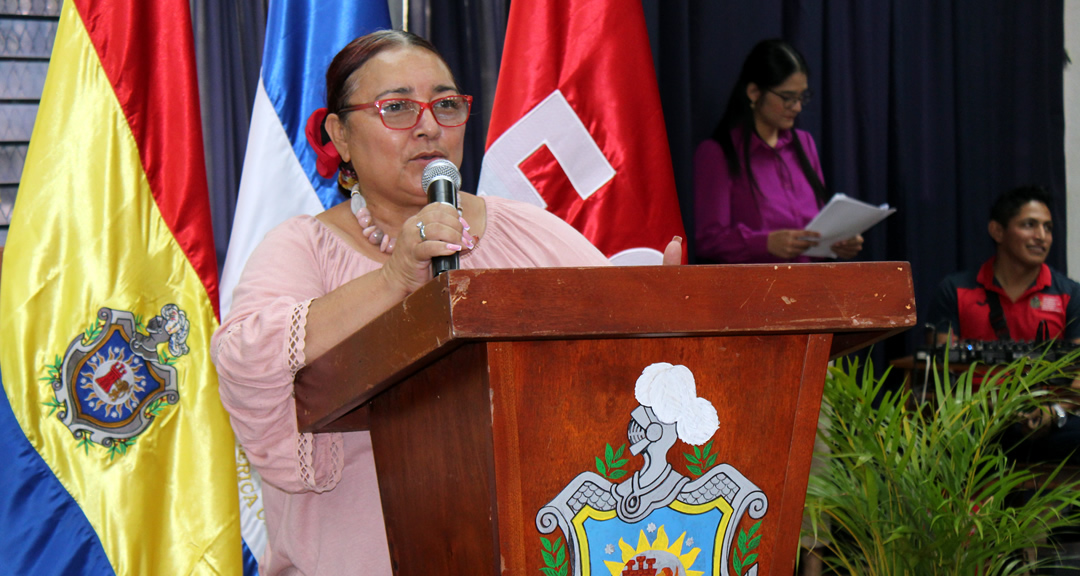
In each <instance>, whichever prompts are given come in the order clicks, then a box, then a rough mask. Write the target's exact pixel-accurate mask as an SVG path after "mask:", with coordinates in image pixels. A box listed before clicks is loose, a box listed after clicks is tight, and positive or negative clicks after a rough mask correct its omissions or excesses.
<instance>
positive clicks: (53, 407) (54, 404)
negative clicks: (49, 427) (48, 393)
mask: <svg viewBox="0 0 1080 576" xmlns="http://www.w3.org/2000/svg"><path fill="white" fill-rule="evenodd" d="M42 404H44V405H46V406H48V407H49V416H52V415H53V414H55V413H56V411H57V410H61V411H62V410H63V409H64V404H65V402H61V401H59V400H57V399H56V397H51V398H49V399H48V400H46V401H44V402H42Z"/></svg>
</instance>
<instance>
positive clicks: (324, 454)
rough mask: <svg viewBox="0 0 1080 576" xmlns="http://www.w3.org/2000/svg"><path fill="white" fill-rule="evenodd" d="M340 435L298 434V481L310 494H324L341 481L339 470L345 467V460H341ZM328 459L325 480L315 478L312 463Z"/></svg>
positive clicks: (336, 433) (335, 433)
mask: <svg viewBox="0 0 1080 576" xmlns="http://www.w3.org/2000/svg"><path fill="white" fill-rule="evenodd" d="M341 442H342V438H341V434H340V433H338V432H334V433H331V434H320V435H318V436H316V435H314V434H298V435H297V437H296V452H297V456H299V461H300V470H299V472H300V481H301V482H303V484H304V487H305V488H307V489H309V490H311V491H312V492H315V493H319V492H326V491H327V490H331V489H333V488H334V486H337V485H338V482H340V481H341V469H342V468H344V467H345V459H344V458H342V451H343V450H342V445H341ZM316 459H318V460H320V461H321V460H323V459H329V463H328V466H327V467H328V468H329V471H328V472H327V473H326V477H325V478H321V479H320V478H318V477H316V469H315V465H314V461H315V460H316Z"/></svg>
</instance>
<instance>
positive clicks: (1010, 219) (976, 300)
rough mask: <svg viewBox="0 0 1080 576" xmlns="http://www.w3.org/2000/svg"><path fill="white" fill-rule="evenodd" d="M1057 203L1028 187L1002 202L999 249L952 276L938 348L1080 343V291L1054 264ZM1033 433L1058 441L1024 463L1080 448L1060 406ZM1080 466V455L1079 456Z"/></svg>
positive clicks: (1026, 450) (1038, 419)
mask: <svg viewBox="0 0 1080 576" xmlns="http://www.w3.org/2000/svg"><path fill="white" fill-rule="evenodd" d="M1052 205H1053V197H1052V196H1051V194H1050V193H1049V192H1048V191H1047V190H1046V189H1045V188H1042V187H1038V186H1025V187H1021V188H1016V189H1013V190H1010V191H1008V192H1006V193H1004V194H1002V195H1001V196H999V197H998V198H997V200H996V201H995V202H994V205H993V207H992V208H991V210H990V223H989V225H988V231H989V232H990V237H991V238H993V240H994V243H995V244H996V245H997V251H996V254H994V256H992V257H991V258H990V259H989V260H987V261H986V262H984V263H983V265H982V266H981V267H980V268H979V269H978V270H969V271H966V272H960V273H957V274H952V275H950V276H948V277H946V278H945V279H944V280H943V281H942V282H941V285H940V287H939V288H938V293H937V296H936V298H935V299H934V303H933V305H932V306H931V308H930V318H931V320H932V322H933V323H934V324H935V326H936V327H937V329H938V342H939V343H944V342H945V341H947V339H948V338H949V335H950V334H951V335H952V338H953V340H954V341H956V340H958V339H959V340H1009V339H1011V340H1045V339H1049V338H1055V339H1059V340H1065V341H1069V342H1073V343H1080V284H1077V283H1076V282H1075V281H1073V280H1071V279H1069V278H1068V277H1067V276H1065V275H1064V274H1062V273H1061V272H1058V271H1057V270H1054V269H1053V268H1051V267H1049V266H1047V265H1046V257H1047V255H1048V254H1049V252H1050V247H1051V245H1053V243H1054V222H1053V217H1052V215H1051V212H1050V207H1051V206H1052ZM1028 425H1029V426H1030V428H1032V429H1039V428H1045V427H1047V426H1049V427H1050V428H1051V431H1050V436H1046V437H1043V438H1040V439H1039V441H1038V442H1025V443H1024V444H1025V445H1024V446H1023V447H1022V449H1021V451H1020V453H1017V454H1016V455H1017V456H1018V457H1022V458H1024V459H1029V460H1039V461H1056V462H1060V461H1061V460H1062V459H1064V458H1067V457H1069V456H1070V454H1072V453H1073V451H1074V449H1076V448H1077V446H1080V417H1078V416H1076V415H1073V414H1068V413H1067V412H1066V411H1065V410H1064V409H1063V408H1062V407H1061V406H1060V405H1058V404H1053V405H1050V406H1047V407H1046V408H1045V409H1044V410H1043V411H1041V412H1040V413H1033V415H1032V419H1031V421H1030V422H1029V424H1028ZM1073 461H1074V462H1077V463H1080V453H1078V454H1075V455H1074V456H1073Z"/></svg>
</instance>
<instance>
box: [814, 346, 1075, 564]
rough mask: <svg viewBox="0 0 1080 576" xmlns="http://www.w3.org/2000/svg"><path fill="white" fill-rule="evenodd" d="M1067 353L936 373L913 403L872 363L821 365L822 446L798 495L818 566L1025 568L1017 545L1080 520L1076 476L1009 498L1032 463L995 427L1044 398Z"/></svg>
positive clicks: (1026, 479)
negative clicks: (816, 545)
mask: <svg viewBox="0 0 1080 576" xmlns="http://www.w3.org/2000/svg"><path fill="white" fill-rule="evenodd" d="M1078 357H1080V354H1076V353H1074V354H1071V355H1069V356H1068V357H1065V358H1062V359H1061V360H1059V361H1057V362H1053V363H1050V362H1043V361H1041V360H1037V359H1036V360H1030V359H1026V358H1025V359H1020V360H1017V361H1015V362H1013V363H1011V364H1009V365H1008V366H1006V367H1005V368H1004V369H1003V370H998V371H996V372H994V373H993V374H992V375H989V376H983V377H981V378H982V383H981V385H978V384H977V383H978V381H979V377H977V376H976V373H975V368H974V367H972V368H971V369H969V370H968V371H967V372H966V373H963V374H961V375H959V376H958V377H957V378H956V380H955V382H951V383H950V382H949V381H948V380H946V381H944V382H943V381H942V379H941V378H940V377H938V378H935V380H934V395H933V397H932V399H933V402H930V403H927V404H923V405H919V406H913V404H914V402H910V401H911V400H912V398H911V395H910V393H908V392H903V391H901V392H889V391H885V390H884V389H883V382H884V380H885V378H884V377H882V378H881V379H880V380H879V379H875V377H874V375H873V374H874V372H873V366H872V364H867V365H866V366H865V367H864V368H862V369H860V367H859V363H858V362H857V361H851V362H848V363H847V364H846V366H844V367H842V368H830V370H829V376H828V379H827V381H826V384H825V394H824V402H823V406H822V411H823V413H824V415H825V416H826V418H827V420H828V424H827V425H825V426H823V427H822V429H821V430H820V431H819V435H820V437H821V438H822V440H823V441H824V443H825V444H826V445H827V447H828V450H829V452H828V453H821V454H819V455H820V456H821V458H823V459H824V461H825V465H824V466H823V468H822V469H821V470H819V471H817V472H816V473H815V474H812V475H811V477H810V484H809V488H808V491H807V506H806V508H807V512H808V514H809V517H810V519H811V527H810V528H809V530H808V532H807V535H808V536H809V535H812V536H813V537H814V538H815V539H817V540H818V541H819V542H822V541H824V542H826V544H825V550H824V552H823V553H822V554H821V556H822V559H823V561H824V564H825V567H826V569H827V570H833V571H834V573H842V574H859V575H861V576H893V575H911V576H934V575H946V574H948V575H964V576H966V575H973V574H978V575H980V576H1000V575H1010V574H1021V573H1025V572H1027V571H1029V570H1031V569H1032V568H1033V567H1034V565H1035V564H1038V563H1039V562H1036V561H1034V560H1031V559H1028V558H1026V557H1025V555H1024V554H1023V553H1022V552H1023V551H1024V550H1025V549H1029V548H1033V547H1035V546H1037V545H1038V544H1039V543H1040V542H1042V541H1044V540H1045V538H1046V537H1047V535H1049V534H1050V533H1051V532H1052V531H1053V530H1055V529H1057V528H1061V527H1065V526H1076V525H1077V524H1078V522H1080V514H1078V513H1077V512H1075V510H1077V508H1075V506H1076V505H1078V504H1080V481H1066V482H1060V483H1057V484H1056V485H1051V484H1052V483H1050V482H1046V483H1043V484H1042V485H1041V487H1039V488H1037V489H1035V490H1034V491H1033V492H1031V493H1030V496H1029V497H1028V498H1027V499H1026V501H1024V502H1023V503H1021V504H1016V505H1013V506H1010V505H1009V504H1011V503H1013V501H1015V500H1016V498H1015V496H1016V495H1017V494H1018V493H1020V492H1021V491H1022V490H1023V488H1024V486H1025V484H1026V483H1030V482H1032V481H1033V480H1034V479H1035V474H1034V472H1032V471H1031V470H1029V469H1028V468H1026V467H1025V466H1024V465H1022V464H1018V463H1017V462H1015V461H1014V460H1012V459H1010V458H1008V457H1007V456H1006V454H1005V449H1004V447H1003V446H1002V445H1001V443H1000V441H999V440H998V439H999V438H1000V435H1001V433H1002V432H1003V431H1005V430H1006V428H1008V427H1009V426H1010V425H1012V424H1013V423H1014V422H1016V421H1017V415H1018V414H1021V413H1023V412H1027V411H1030V410H1032V409H1035V408H1037V407H1038V405H1039V403H1041V402H1046V401H1048V400H1049V398H1050V393H1049V392H1047V391H1045V390H1043V389H1042V388H1041V386H1040V385H1041V384H1043V383H1045V382H1046V380H1048V379H1049V378H1051V377H1054V376H1058V375H1061V374H1062V373H1063V372H1064V371H1065V369H1066V367H1068V366H1071V365H1074V364H1075V363H1076V362H1077V360H1078ZM933 372H934V373H937V370H934V371H933ZM875 400H878V402H877V403H876V404H875ZM1060 470H1061V467H1060V466H1059V467H1058V469H1057V471H1055V472H1054V475H1057V474H1058V473H1059V472H1060ZM1052 478H1053V477H1052ZM1007 502H1008V503H1007ZM1070 506H1074V507H1073V508H1070ZM1070 510H1071V511H1070ZM826 526H827V528H826ZM826 532H828V533H829V537H828V538H822V536H823V535H824V534H825V533H826ZM1040 562H1046V560H1042V561H1040Z"/></svg>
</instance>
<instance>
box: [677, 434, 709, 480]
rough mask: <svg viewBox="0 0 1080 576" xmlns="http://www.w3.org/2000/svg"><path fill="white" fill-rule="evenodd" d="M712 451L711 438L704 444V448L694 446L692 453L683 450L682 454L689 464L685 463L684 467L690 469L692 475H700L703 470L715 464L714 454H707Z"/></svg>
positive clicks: (705, 470)
mask: <svg viewBox="0 0 1080 576" xmlns="http://www.w3.org/2000/svg"><path fill="white" fill-rule="evenodd" d="M710 451H712V440H709V443H708V444H706V445H705V449H704V450H702V449H701V448H698V447H697V446H694V453H693V454H690V453H689V452H683V456H684V457H685V458H686V461H687V462H689V464H687V465H686V469H687V470H689V471H690V473H691V474H693V475H694V476H701V475H702V474H704V473H705V472H707V471H708V470H709V468H712V467H713V465H714V464H716V454H711V455H710V454H709V452H710Z"/></svg>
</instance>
